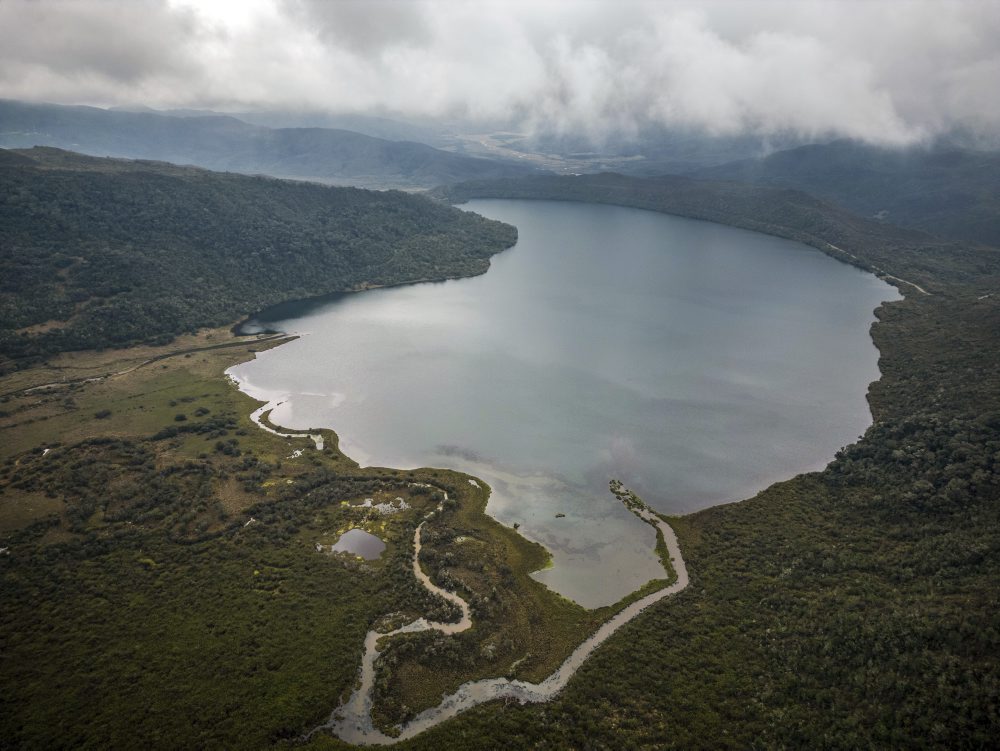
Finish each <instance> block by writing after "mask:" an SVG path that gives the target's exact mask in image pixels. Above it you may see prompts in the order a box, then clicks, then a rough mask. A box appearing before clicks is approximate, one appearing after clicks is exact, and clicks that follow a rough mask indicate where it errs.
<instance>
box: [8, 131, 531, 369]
mask: <svg viewBox="0 0 1000 751" xmlns="http://www.w3.org/2000/svg"><path fill="white" fill-rule="evenodd" d="M516 238H517V233H516V230H515V229H514V228H513V227H510V226H507V225H503V224H501V223H499V222H494V221H490V220H487V219H484V218H482V217H479V216H476V215H473V214H469V213H468V212H462V211H458V210H456V209H452V208H450V207H448V206H444V205H442V204H440V203H434V202H432V201H429V200H428V199H426V198H423V197H420V196H415V195H409V194H406V193H401V192H396V191H389V192H375V191H367V190H360V189H355V188H331V187H325V186H321V185H315V184H310V183H301V182H291V181H283V180H274V179H271V178H265V177H247V176H243V175H235V174H226V173H215V172H208V171H206V170H200V169H195V168H186V167H176V166H174V165H168V164H163V163H157V162H140V161H127V160H117V159H98V158H93V157H85V156H81V155H78V154H73V153H71V152H65V151H60V150H58V149H51V148H35V149H29V150H26V151H20V152H15V151H3V150H0V250H2V252H0V370H5V369H11V368H16V367H23V366H24V365H26V364H28V363H31V362H35V361H38V360H39V359H40V358H43V357H45V356H46V355H49V354H53V353H56V352H61V351H65V350H78V349H87V348H91V349H92V348H99V347H124V346H128V345H130V344H136V343H139V342H160V343H163V342H166V341H169V340H170V338H171V337H173V336H175V335H177V334H180V333H182V332H190V331H193V330H195V329H197V328H200V327H205V326H219V325H222V324H226V323H232V322H233V321H235V320H236V319H238V318H240V317H241V316H243V315H247V314H250V313H253V312H255V311H257V310H259V309H261V308H263V307H266V306H268V305H271V304H274V303H278V302H283V301H286V300H294V299H298V298H304V297H310V296H314V295H320V294H324V293H328V292H337V291H344V290H350V289H359V288H364V287H372V286H384V285H393V284H403V283H408V282H414V281H420V280H439V279H446V278H450V277H455V276H469V275H472V274H477V273H483V272H484V271H485V270H486V269H487V268H488V266H489V257H490V256H491V255H493V254H494V253H497V252H499V251H501V250H503V249H504V248H506V247H509V246H511V245H513V244H514V242H515V241H516Z"/></svg>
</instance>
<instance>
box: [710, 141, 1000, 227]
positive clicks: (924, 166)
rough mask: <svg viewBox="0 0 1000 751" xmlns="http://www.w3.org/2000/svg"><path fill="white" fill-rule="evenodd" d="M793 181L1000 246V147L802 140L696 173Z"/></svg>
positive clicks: (862, 209)
mask: <svg viewBox="0 0 1000 751" xmlns="http://www.w3.org/2000/svg"><path fill="white" fill-rule="evenodd" d="M691 174H692V176H695V177H701V178H708V179H714V180H740V181H743V182H752V183H758V184H761V185H769V186H773V187H783V188H794V189H796V190H803V191H806V192H807V193H811V194H812V195H815V196H818V197H820V198H824V199H827V200H830V201H835V202H836V203H838V204H840V205H841V206H844V207H846V208H848V209H851V210H852V211H855V212H857V213H859V214H861V215H863V216H870V217H878V218H880V219H883V220H885V221H889V222H892V223H893V224H897V225H902V226H904V227H913V228H916V229H920V230H923V231H925V232H932V233H934V234H937V235H942V236H944V237H949V238H952V239H956V240H964V241H967V242H979V243H986V244H988V245H997V246H1000V153H997V152H984V151H970V150H967V149H959V148H931V149H923V148H912V149H882V148H877V147H874V146H868V145H865V144H860V143H855V142H852V141H836V142H834V143H829V144H822V145H810V146H801V147H799V148H795V149H789V150H787V151H779V152H776V153H774V154H771V155H770V156H767V157H764V158H761V159H746V160H741V161H736V162H731V163H729V164H724V165H720V166H717V167H708V168H704V169H701V170H698V171H696V172H692V173H691Z"/></svg>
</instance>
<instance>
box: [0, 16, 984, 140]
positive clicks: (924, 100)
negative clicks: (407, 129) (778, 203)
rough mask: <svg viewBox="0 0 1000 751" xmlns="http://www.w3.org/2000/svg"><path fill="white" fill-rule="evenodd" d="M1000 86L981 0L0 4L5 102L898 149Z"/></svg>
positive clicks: (951, 124) (962, 120) (980, 126)
mask: <svg viewBox="0 0 1000 751" xmlns="http://www.w3.org/2000/svg"><path fill="white" fill-rule="evenodd" d="M998 91H1000V4H998V3H995V2H987V1H986V0H984V1H982V2H978V1H976V0H969V1H968V2H958V1H954V2H949V1H947V0H936V1H935V2H931V1H929V0H908V1H907V0H889V1H880V0H872V1H871V2H843V1H841V0H837V1H836V2H834V1H830V0H793V1H787V0H782V1H780V2H779V1H777V0H747V1H744V2H736V1H731V2H724V1H723V0H718V1H716V2H687V1H685V0H680V1H678V2H671V3H667V2H597V1H591V2H588V1H587V0H576V1H574V2H530V3H529V2H524V3H521V2H512V1H511V0H504V1H502V2H499V1H498V2H460V1H459V0H453V1H450V2H449V1H442V0H437V1H430V0H428V1H420V0H414V1H413V2H404V1H402V0H396V1H394V0H338V1H337V2H333V1H326V0H215V1H209V0H118V1H116V0H46V1H45V2H35V1H33V0H0V97H6V98H12V99H27V100H34V101H54V102H62V103H82V104H97V105H115V104H139V103H142V104H147V105H150V106H154V107H206V108H214V109H231V110H238V109H248V108H254V109H279V108H280V109H295V110H309V111H331V112H383V113H384V112H392V113H397V114H401V115H404V116H405V115H409V116H428V117H452V118H454V117H461V118H467V119H481V120H484V121H491V122H505V123H509V124H510V125H511V126H513V127H520V128H526V129H531V130H533V131H536V132H548V133H556V134H573V135H585V136H589V137H591V138H592V139H594V140H600V139H602V138H604V137H606V136H608V135H609V134H614V135H616V136H621V135H624V136H628V135H629V134H632V133H636V132H638V131H639V130H641V129H644V128H647V127H651V126H656V127H659V126H662V127H667V128H684V129H695V130H699V131H704V132H707V133H711V134H716V135H739V134H754V135H764V136H766V135H771V134H796V135H799V136H804V137H808V138H818V137H831V136H846V137H852V138H858V139H862V140H866V141H869V142H874V143H883V144H908V143H914V142H918V141H921V140H923V139H926V138H928V137H931V136H933V135H936V134H939V133H942V132H945V131H948V130H950V129H953V128H964V129H967V130H971V131H974V132H979V133H983V134H986V135H989V136H992V137H996V136H997V135H1000V97H998V96H997V92H998Z"/></svg>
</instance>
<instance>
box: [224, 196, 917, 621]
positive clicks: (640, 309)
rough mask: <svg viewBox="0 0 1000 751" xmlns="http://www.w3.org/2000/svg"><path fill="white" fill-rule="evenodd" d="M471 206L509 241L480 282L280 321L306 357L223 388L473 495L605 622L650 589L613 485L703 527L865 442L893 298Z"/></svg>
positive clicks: (653, 567)
mask: <svg viewBox="0 0 1000 751" xmlns="http://www.w3.org/2000/svg"><path fill="white" fill-rule="evenodd" d="M464 208H467V209H469V210H472V211H476V212H478V213H480V214H483V215H485V216H488V217H492V218H495V219H501V220H503V221H505V222H509V223H511V224H514V225H516V226H517V228H518V230H519V241H518V244H517V245H516V246H515V247H514V248H512V249H510V250H507V251H505V252H504V253H501V254H500V255H498V256H496V257H494V259H493V264H492V267H491V269H490V271H489V272H488V273H487V274H485V275H483V276H480V277H475V278H472V279H462V280H457V281H451V282H443V283H436V284H420V285H415V286H410V287H399V288H394V289H382V290H374V291H369V292H365V293H363V294H354V295H343V296H339V297H334V298H330V299H328V300H327V301H324V302H315V301H313V302H310V303H300V304H294V305H285V306H279V307H278V308H276V309H272V310H271V311H266V312H265V313H263V314H261V315H259V316H258V317H257V319H255V320H254V321H252V322H251V328H252V326H253V325H260V326H267V327H270V328H274V329H278V330H282V331H288V332H297V333H302V334H306V335H305V336H303V337H302V338H300V339H298V340H296V341H294V342H291V343H289V344H286V345H283V346H281V347H278V348H276V349H272V350H269V351H267V352H263V353H261V354H259V355H258V356H257V359H256V360H254V361H251V362H247V363H244V364H241V365H238V366H236V367H234V368H232V369H231V370H230V371H229V373H230V374H231V375H232V376H233V377H234V378H236V379H237V381H239V383H240V385H241V388H242V389H243V390H244V391H246V392H247V393H249V394H251V395H252V396H255V397H257V398H259V399H262V400H265V401H273V402H275V403H277V402H281V404H280V406H276V407H275V409H274V411H273V412H272V414H271V420H272V421H273V422H275V423H278V424H280V425H283V426H286V427H289V428H294V429H301V430H304V429H306V428H310V427H329V428H332V429H334V430H336V431H337V433H338V434H339V436H340V441H341V448H342V449H343V450H344V451H345V453H347V454H348V455H349V456H351V457H352V458H354V459H356V460H358V461H359V462H361V463H362V464H368V465H381V466H390V467H404V468H405V467H418V466H439V467H450V468H455V469H460V470H463V471H467V472H470V473H471V474H474V475H477V476H479V477H481V478H483V479H484V480H486V481H487V482H488V483H489V484H490V485H491V486H492V488H493V495H492V496H491V500H490V504H489V507H488V512H489V513H490V514H491V515H493V516H494V517H495V518H497V519H498V520H500V521H501V522H503V523H505V524H513V523H515V522H517V523H519V524H520V530H521V532H522V533H524V534H526V535H527V536H528V537H529V538H531V539H534V540H537V541H539V542H541V543H542V544H544V545H545V546H546V547H547V548H548V549H549V550H550V551H551V552H552V554H553V559H554V566H553V567H552V568H549V569H546V570H544V571H541V572H539V573H538V574H536V578H538V579H539V580H541V581H543V582H545V583H546V584H547V585H548V586H550V587H552V588H553V589H555V590H556V591H558V592H560V593H562V594H564V595H566V596H568V597H571V598H573V599H574V600H577V601H578V602H580V603H581V604H583V605H585V606H587V607H597V606H600V605H604V604H609V603H612V602H615V601H616V600H618V599H619V598H621V597H622V596H624V595H626V594H628V593H629V592H630V591H632V590H634V589H636V588H637V587H639V586H641V585H642V584H643V583H645V582H646V581H648V580H649V579H650V578H653V577H657V576H659V575H661V574H662V569H661V568H660V567H659V562H658V561H657V559H656V557H655V555H654V553H653V543H654V538H653V532H652V530H651V529H650V527H649V526H647V525H645V524H643V523H642V522H640V521H639V520H638V519H636V518H635V517H634V516H633V515H632V514H630V513H629V512H628V511H626V510H625V509H624V508H623V507H622V506H621V505H620V504H619V503H618V502H617V501H616V500H615V499H614V497H612V496H611V494H610V493H609V492H608V490H607V487H608V481H609V480H610V479H611V478H618V479H620V480H622V481H623V482H624V483H625V484H626V485H627V486H628V487H630V488H632V489H633V490H635V491H636V492H637V493H638V494H639V495H640V496H641V497H643V498H644V499H645V500H646V501H647V503H649V504H650V505H651V506H653V507H654V508H656V509H657V510H659V511H662V512H667V513H683V512H688V511H693V510H696V509H700V508H704V507H707V506H711V505H714V504H718V503H725V502H728V501H736V500H740V499H742V498H746V497H749V496H752V495H753V494H755V493H756V492H757V491H759V490H761V489H763V488H764V487H766V486H767V485H769V484H771V483H772V482H774V481H777V480H780V479H784V478H788V477H791V476H792V475H794V474H797V473H799V472H802V471H806V470H812V469H819V468H821V467H823V466H824V465H825V464H826V463H827V462H828V461H829V460H830V459H831V458H832V457H833V454H834V452H835V451H836V450H837V449H838V448H840V447H841V446H843V445H845V444H846V443H849V442H851V441H853V440H854V439H855V438H856V437H857V436H858V435H859V434H860V433H861V432H863V431H864V430H865V428H866V427H867V426H868V425H869V424H870V422H871V415H870V412H869V410H868V405H867V402H866V401H865V393H866V390H867V387H868V384H869V383H870V382H871V381H872V380H875V379H876V378H877V377H878V370H877V367H876V365H877V357H878V352H877V350H876V349H875V347H874V346H873V345H872V342H871V339H870V337H869V327H870V325H871V323H872V321H873V320H874V316H873V310H874V308H875V307H876V306H878V305H879V303H880V302H882V301H884V300H893V299H898V297H899V295H898V294H897V292H896V290H895V289H894V288H892V287H890V286H889V285H887V284H885V283H884V282H882V281H880V280H879V279H877V278H876V277H874V276H872V275H871V274H867V273H864V272H861V271H859V270H857V269H855V268H852V267H850V266H846V265H844V264H841V263H838V262H836V261H834V260H833V259H831V258H828V257H827V256H825V255H823V254H822V253H820V252H819V251H817V250H814V249H812V248H808V247H806V246H803V245H800V244H798V243H794V242H790V241H786V240H781V239H778V238H774V237H770V236H767V235H761V234H757V233H753V232H748V231H744V230H738V229H733V228H730V227H724V226H721V225H716V224H711V223H707V222H699V221H694V220H689V219H682V218H677V217H671V216H667V215H663V214H657V213H653V212H646V211H641V210H637V209H627V208H620V207H614V206H600V205H591V204H581V203H562V202H550V201H512V200H478V201H473V202H471V203H469V204H468V205H466V206H465V207H464ZM556 514H565V517H561V518H556Z"/></svg>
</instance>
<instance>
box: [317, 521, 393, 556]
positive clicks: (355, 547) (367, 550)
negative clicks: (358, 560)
mask: <svg viewBox="0 0 1000 751" xmlns="http://www.w3.org/2000/svg"><path fill="white" fill-rule="evenodd" d="M330 550H332V551H333V552H334V553H351V554H352V555H360V556H361V557H362V558H364V559H365V560H366V561H374V560H375V559H376V558H378V557H379V556H380V555H382V551H383V550H385V543H384V542H382V541H381V540H380V539H379V538H378V537H376V536H375V535H373V534H371V533H370V532H365V531H364V530H363V529H350V530H348V531H347V532H344V534H342V535H341V536H340V539H339V540H337V542H336V543H334V544H333V545H332V546H331V547H330Z"/></svg>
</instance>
